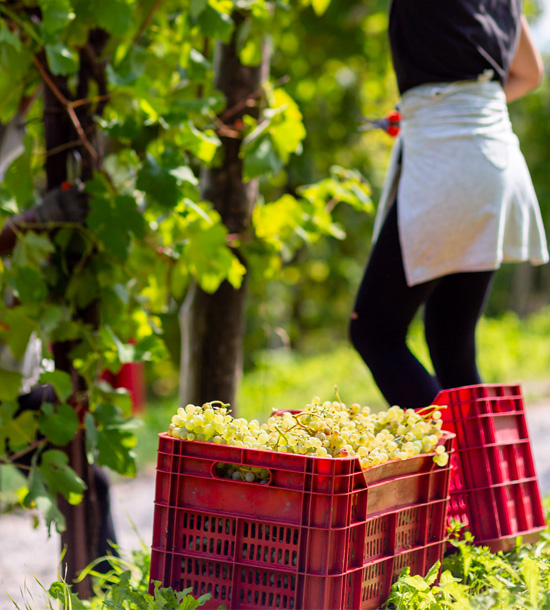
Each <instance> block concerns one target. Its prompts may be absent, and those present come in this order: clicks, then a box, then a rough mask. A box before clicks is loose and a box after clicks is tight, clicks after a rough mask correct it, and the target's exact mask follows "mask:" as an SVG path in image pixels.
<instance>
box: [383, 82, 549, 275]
mask: <svg viewBox="0 0 550 610" xmlns="http://www.w3.org/2000/svg"><path fill="white" fill-rule="evenodd" d="M401 113H402V116H403V121H402V126H401V135H400V137H399V139H398V141H397V142H396V144H395V146H394V150H393V151H392V156H391V159H390V166H389V169H388V172H387V175H386V180H385V184H384V188H383V191H382V197H381V201H380V205H379V209H378V213H377V217H376V221H375V226H374V238H373V239H374V240H376V238H377V236H378V233H379V231H380V228H381V226H382V224H383V221H384V219H385V217H386V213H387V211H388V209H389V207H390V206H391V205H392V204H393V203H394V201H395V196H396V195H397V201H398V210H397V211H398V225H399V236H400V242H401V248H402V252H403V263H404V267H405V275H406V278H407V283H408V284H409V285H410V286H412V285H415V284H420V283H422V282H425V281H428V280H431V279H434V278H436V277H440V276H443V275H448V274H451V273H458V272H465V271H484V270H490V269H497V268H498V267H499V266H500V264H501V263H503V262H520V261H530V262H531V263H532V264H535V265H540V264H543V263H546V262H548V249H547V244H546V236H545V233H544V227H543V224H542V219H541V214H540V209H539V205H538V201H537V197H536V194H535V191H534V188H533V184H532V182H531V177H530V175H529V170H528V168H527V165H526V163H525V159H524V158H523V154H522V153H521V150H520V148H519V142H518V139H517V137H516V136H515V134H514V133H513V132H512V126H511V123H510V119H509V116H508V108H507V105H506V99H505V95H504V91H503V90H502V87H501V85H500V84H498V83H496V82H492V81H490V82H487V81H486V79H485V78H483V77H482V78H480V80H479V81H476V82H462V83H452V84H441V85H421V86H419V87H415V88H414V89H410V90H409V91H407V92H406V93H405V94H404V95H403V98H402V102H401ZM401 150H402V152H403V155H402V160H401V163H400V158H401V154H400V152H401Z"/></svg>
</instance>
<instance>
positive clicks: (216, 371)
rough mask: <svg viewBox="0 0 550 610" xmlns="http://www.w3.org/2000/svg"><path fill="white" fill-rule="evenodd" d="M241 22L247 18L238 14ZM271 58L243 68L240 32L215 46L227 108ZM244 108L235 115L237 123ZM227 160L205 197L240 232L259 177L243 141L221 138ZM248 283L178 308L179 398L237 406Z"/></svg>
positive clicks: (253, 87) (204, 181)
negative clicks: (248, 164)
mask: <svg viewBox="0 0 550 610" xmlns="http://www.w3.org/2000/svg"><path fill="white" fill-rule="evenodd" d="M235 20H236V22H237V26H238V25H240V23H242V21H243V18H242V17H241V16H239V15H237V16H236V17H235ZM268 73H269V57H268V55H267V53H266V51H265V49H264V53H263V60H262V63H261V64H260V65H259V66H257V67H249V66H244V65H242V64H241V62H240V61H239V57H238V53H237V46H236V33H235V34H234V35H233V38H232V40H231V41H230V43H229V44H222V43H218V45H217V47H216V50H215V61H214V86H215V87H216V89H219V90H220V91H222V93H224V95H225V96H226V99H227V108H228V109H231V108H233V107H234V106H235V105H236V104H239V103H241V102H243V100H245V99H247V98H249V97H250V96H251V95H252V94H253V93H254V92H256V91H257V90H258V89H259V88H260V86H261V84H262V82H265V80H266V79H267V77H268ZM245 113H250V114H252V112H251V111H250V110H247V109H244V110H243V111H240V112H238V113H235V114H234V115H233V119H234V120H235V121H237V120H238V119H241V118H242V116H243V115H244V114H245ZM221 142H222V150H223V164H222V165H221V167H218V168H212V169H207V170H206V171H204V172H203V175H202V177H201V190H202V193H201V194H202V197H203V198H204V199H206V200H207V201H211V202H212V203H213V205H214V207H215V208H216V210H217V211H218V212H219V213H220V215H221V217H222V220H223V222H224V224H225V225H226V227H227V228H228V231H229V233H236V234H241V233H242V232H243V231H245V230H246V229H247V228H248V227H249V225H250V222H251V216H252V209H253V207H254V204H255V202H256V199H257V196H258V181H257V180H251V181H250V182H248V183H244V182H243V166H242V165H243V162H242V159H241V158H240V157H239V152H240V148H241V139H239V138H229V137H221ZM245 303H246V282H243V285H242V286H241V288H240V289H239V290H235V289H234V288H233V287H232V286H231V285H230V284H229V283H227V282H224V283H223V284H222V285H221V286H220V288H219V289H218V291H217V292H216V293H214V294H207V293H205V292H204V291H203V290H201V289H200V288H199V287H198V286H193V288H192V289H190V290H189V293H188V295H187V297H186V299H185V302H184V304H183V306H182V308H181V311H180V325H181V331H182V350H181V355H182V358H181V371H180V400H181V403H182V404H186V403H188V402H192V403H195V404H202V403H204V402H207V401H210V400H223V401H224V402H229V403H231V405H232V406H234V405H235V396H236V392H237V387H238V383H239V380H240V377H241V371H242V337H243V334H244V326H245V320H244V317H245Z"/></svg>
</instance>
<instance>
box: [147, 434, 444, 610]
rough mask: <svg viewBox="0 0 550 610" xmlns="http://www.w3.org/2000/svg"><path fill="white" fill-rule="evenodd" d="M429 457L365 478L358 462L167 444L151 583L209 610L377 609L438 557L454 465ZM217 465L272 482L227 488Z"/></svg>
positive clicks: (161, 462)
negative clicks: (202, 599)
mask: <svg viewBox="0 0 550 610" xmlns="http://www.w3.org/2000/svg"><path fill="white" fill-rule="evenodd" d="M452 440H453V435H451V434H449V435H446V437H445V443H446V446H447V448H448V450H450V449H451V445H452ZM432 457H433V455H432V454H430V455H421V456H416V457H413V458H409V459H408V460H404V461H393V462H389V463H387V464H384V465H381V466H376V467H373V468H371V469H369V470H367V471H363V470H362V469H361V466H360V462H359V459H358V458H355V457H353V458H338V459H335V458H317V457H313V456H302V455H294V454H285V453H276V452H272V451H261V450H256V449H245V448H239V447H231V446H227V445H216V444H213V443H200V442H196V441H192V442H190V441H182V440H180V439H174V438H171V437H169V436H167V435H165V434H161V435H159V453H158V464H157V479H156V497H155V515H154V526H153V544H152V556H151V580H152V581H153V580H158V581H160V582H161V583H162V585H163V586H171V587H173V588H174V589H176V590H181V589H184V588H188V587H192V589H193V592H194V594H195V595H202V594H203V593H211V594H212V596H213V597H212V599H211V600H210V602H209V603H208V604H207V606H206V608H217V607H218V606H219V605H220V604H222V603H223V604H225V605H226V606H227V608H228V610H232V609H237V608H250V609H252V608H254V609H258V608H289V609H293V610H301V609H305V608H312V609H317V610H321V609H323V610H327V609H329V608H338V609H342V610H344V609H350V610H351V609H354V610H355V609H358V608H360V609H361V610H369V609H374V608H378V607H379V605H380V604H381V603H382V602H383V601H384V599H385V598H386V597H387V595H388V593H389V589H390V586H391V584H392V582H393V581H394V580H395V579H396V578H397V576H398V575H399V572H400V570H401V568H402V567H404V566H405V565H409V564H408V563H406V562H407V561H410V562H411V567H412V573H413V574H425V573H426V571H427V570H428V569H429V568H430V567H431V566H432V565H433V563H435V561H437V560H438V559H441V557H442V553H443V549H444V546H445V524H446V517H445V516H446V510H447V504H448V491H449V479H450V464H449V466H447V467H446V468H440V467H438V466H436V465H435V463H434V462H433V459H432ZM219 462H223V463H231V464H238V465H247V466H258V467H262V468H267V469H268V470H269V472H270V479H269V482H268V484H260V483H247V482H244V481H233V480H228V479H221V478H219V477H218V476H217V475H216V464H217V463H219Z"/></svg>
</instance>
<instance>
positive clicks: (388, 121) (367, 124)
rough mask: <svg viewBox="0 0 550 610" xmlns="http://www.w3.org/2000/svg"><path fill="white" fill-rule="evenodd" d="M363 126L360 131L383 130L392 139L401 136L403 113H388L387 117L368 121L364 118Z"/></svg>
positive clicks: (397, 111)
mask: <svg viewBox="0 0 550 610" xmlns="http://www.w3.org/2000/svg"><path fill="white" fill-rule="evenodd" d="M361 121H363V124H362V125H360V126H359V131H369V130H371V129H382V130H383V131H385V132H386V133H387V134H388V135H390V136H391V137H392V138H395V136H397V135H398V134H399V130H400V128H401V113H400V112H399V110H397V109H396V110H392V111H391V112H388V114H387V115H386V116H385V117H382V118H380V119H368V118H366V117H362V118H361Z"/></svg>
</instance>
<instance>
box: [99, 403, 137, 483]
mask: <svg viewBox="0 0 550 610" xmlns="http://www.w3.org/2000/svg"><path fill="white" fill-rule="evenodd" d="M93 415H94V419H95V422H96V426H97V463H98V464H99V465H100V466H107V467H108V468H111V470H114V471H115V472H118V473H119V474H123V475H126V476H130V477H134V476H135V475H136V456H135V454H134V452H133V451H132V449H133V448H134V447H135V445H136V443H137V439H136V437H135V435H134V434H133V432H132V430H134V429H135V428H136V427H138V426H139V425H140V422H138V421H137V420H133V419H130V420H128V419H126V418H125V417H124V415H123V413H122V411H121V410H120V409H119V408H118V407H115V406H114V405H110V404H100V405H98V406H97V408H96V409H95V411H94V413H93Z"/></svg>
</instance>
